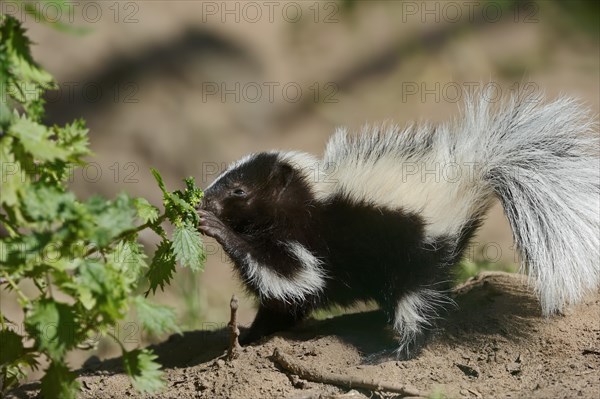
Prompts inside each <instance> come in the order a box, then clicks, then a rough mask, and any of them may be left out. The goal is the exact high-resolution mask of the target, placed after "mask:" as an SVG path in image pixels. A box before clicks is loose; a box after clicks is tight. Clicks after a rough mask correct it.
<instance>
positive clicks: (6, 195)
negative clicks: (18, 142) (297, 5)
mask: <svg viewBox="0 0 600 399" xmlns="http://www.w3.org/2000/svg"><path fill="white" fill-rule="evenodd" d="M12 140H13V139H12V137H2V138H1V139H0V205H2V204H6V205H7V206H13V205H16V204H17V202H18V199H19V197H18V195H19V192H20V191H21V189H22V187H23V186H24V185H25V184H26V182H27V180H26V176H25V174H24V173H22V168H21V163H20V162H18V161H17V160H16V159H15V156H14V154H13V153H12Z"/></svg>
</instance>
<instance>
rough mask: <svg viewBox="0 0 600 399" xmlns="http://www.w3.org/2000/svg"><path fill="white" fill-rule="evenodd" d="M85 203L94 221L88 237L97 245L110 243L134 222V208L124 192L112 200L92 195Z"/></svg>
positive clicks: (101, 245) (102, 245)
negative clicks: (93, 228) (92, 229)
mask: <svg viewBox="0 0 600 399" xmlns="http://www.w3.org/2000/svg"><path fill="white" fill-rule="evenodd" d="M85 205H86V208H87V210H88V211H89V213H90V214H91V215H92V216H93V218H94V222H95V230H94V231H93V232H91V233H90V236H91V237H90V238H91V241H93V242H94V243H95V244H96V245H97V246H98V247H105V246H107V245H108V244H110V243H111V242H112V241H113V240H114V239H115V238H117V237H118V236H119V234H121V233H123V232H125V231H126V230H128V229H130V228H131V227H132V226H133V224H134V222H135V216H136V211H135V208H134V206H133V203H132V201H131V200H130V199H129V197H128V196H127V195H125V194H121V195H119V196H118V197H117V199H116V200H115V201H114V202H111V201H107V200H105V199H103V198H101V197H97V196H96V197H92V198H90V199H89V200H88V201H87V202H86V204H85Z"/></svg>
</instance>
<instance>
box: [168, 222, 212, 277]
mask: <svg viewBox="0 0 600 399" xmlns="http://www.w3.org/2000/svg"><path fill="white" fill-rule="evenodd" d="M172 248H173V253H174V254H175V257H176V259H177V261H178V262H179V263H180V264H181V265H182V266H184V267H189V268H191V269H192V270H193V271H199V270H203V268H204V261H205V260H206V256H205V254H204V249H203V247H202V239H201V238H200V233H199V232H198V230H196V229H195V228H194V227H193V226H191V225H190V224H187V223H186V224H182V225H181V226H176V227H175V231H174V232H173V245H172Z"/></svg>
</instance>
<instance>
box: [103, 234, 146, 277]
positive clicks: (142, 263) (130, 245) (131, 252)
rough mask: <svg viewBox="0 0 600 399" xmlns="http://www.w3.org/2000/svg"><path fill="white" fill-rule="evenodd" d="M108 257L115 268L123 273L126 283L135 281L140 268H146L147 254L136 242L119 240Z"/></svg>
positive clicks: (138, 275)
mask: <svg viewBox="0 0 600 399" xmlns="http://www.w3.org/2000/svg"><path fill="white" fill-rule="evenodd" d="M109 258H110V259H111V260H112V262H111V263H112V264H113V265H115V267H116V268H117V270H118V271H120V272H121V273H122V274H123V276H124V277H125V281H126V283H127V284H134V283H135V282H137V280H138V279H139V277H140V276H141V274H142V270H144V269H146V268H148V265H147V264H146V258H147V256H146V254H145V253H144V251H143V248H142V247H141V245H140V244H138V243H137V242H132V241H119V243H118V244H117V245H116V246H115V248H114V249H113V251H112V253H111V254H110V257H109Z"/></svg>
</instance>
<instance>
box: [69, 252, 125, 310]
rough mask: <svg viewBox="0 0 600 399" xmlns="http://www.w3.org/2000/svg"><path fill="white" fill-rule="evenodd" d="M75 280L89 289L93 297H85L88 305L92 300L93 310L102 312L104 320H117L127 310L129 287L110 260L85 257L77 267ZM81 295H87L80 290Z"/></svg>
mask: <svg viewBox="0 0 600 399" xmlns="http://www.w3.org/2000/svg"><path fill="white" fill-rule="evenodd" d="M78 271H79V275H78V276H77V282H78V283H79V284H81V285H82V286H84V287H87V289H89V291H90V293H91V296H92V298H93V299H90V298H86V301H88V305H89V304H91V303H92V302H94V311H95V312H99V313H100V314H102V316H103V318H104V319H105V321H107V322H110V321H111V320H113V321H114V320H119V319H121V318H123V317H124V315H125V314H126V312H127V295H128V293H129V291H130V287H129V285H128V284H127V281H126V278H125V276H124V275H123V273H121V272H120V271H119V270H118V269H117V268H115V267H114V266H113V265H112V264H111V263H110V262H109V263H107V264H103V263H101V262H100V261H97V260H93V259H86V260H85V261H84V262H82V264H81V266H80V267H79V268H78ZM81 294H82V295H84V298H85V295H88V294H87V293H85V292H81Z"/></svg>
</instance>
